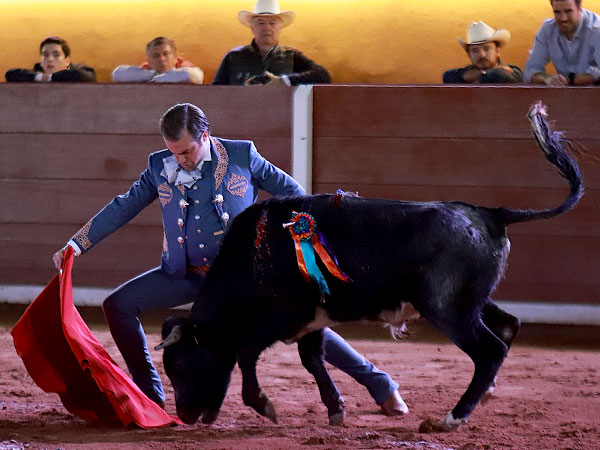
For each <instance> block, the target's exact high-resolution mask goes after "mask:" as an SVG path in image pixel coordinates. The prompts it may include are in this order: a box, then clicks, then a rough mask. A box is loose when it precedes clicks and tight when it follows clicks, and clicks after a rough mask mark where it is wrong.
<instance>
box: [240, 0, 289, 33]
mask: <svg viewBox="0 0 600 450" xmlns="http://www.w3.org/2000/svg"><path fill="white" fill-rule="evenodd" d="M257 16H266V17H269V16H277V17H279V18H280V19H281V21H282V22H283V26H284V27H287V26H288V25H291V24H292V23H293V22H294V19H295V18H296V13H295V12H294V11H281V9H280V8H279V3H277V0H258V1H257V2H256V5H254V12H250V11H240V12H239V13H238V19H239V20H240V22H242V24H243V25H246V26H247V27H249V26H250V21H251V20H252V19H254V18H255V17H257Z"/></svg>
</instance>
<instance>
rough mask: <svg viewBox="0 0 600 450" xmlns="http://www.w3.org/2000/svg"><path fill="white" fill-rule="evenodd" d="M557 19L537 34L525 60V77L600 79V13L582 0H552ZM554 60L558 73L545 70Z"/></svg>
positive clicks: (561, 81)
mask: <svg viewBox="0 0 600 450" xmlns="http://www.w3.org/2000/svg"><path fill="white" fill-rule="evenodd" d="M550 4H551V5H552V10H553V11H554V19H547V20H545V21H544V23H543V24H542V27H541V28H540V30H539V31H538V33H537V34H536V35H535V41H534V43H533V48H532V49H531V51H530V52H529V59H528V60H527V63H526V64H525V81H526V82H527V83H534V84H547V85H550V86H566V85H571V86H585V85H589V84H594V83H598V80H599V79H600V68H599V67H598V64H599V63H600V16H599V15H598V14H595V13H593V12H591V11H588V10H586V9H583V8H582V7H581V0H550ZM549 61H552V64H553V65H554V68H555V69H556V72H557V73H556V74H549V73H546V65H547V64H548V62H549Z"/></svg>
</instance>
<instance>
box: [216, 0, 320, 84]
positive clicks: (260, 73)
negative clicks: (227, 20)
mask: <svg viewBox="0 0 600 450" xmlns="http://www.w3.org/2000/svg"><path fill="white" fill-rule="evenodd" d="M295 18H296V13H295V12H294V11H281V9H280V8H279V4H278V3H277V1H276V0H258V2H256V5H255V6H254V11H252V12H251V11H240V12H239V13H238V19H239V21H240V22H241V23H242V24H243V25H245V26H247V27H250V29H251V30H252V34H253V35H254V39H253V40H252V43H251V44H250V45H246V46H242V47H236V48H234V49H233V50H231V51H230V52H229V53H227V54H226V55H225V57H224V58H223V61H221V65H220V67H219V69H218V70H217V74H216V75H215V78H214V79H213V81H212V84H230V85H235V84H237V85H240V84H246V85H248V84H285V85H288V86H295V85H297V84H315V83H330V82H331V78H330V77H329V73H327V70H325V68H324V67H322V66H319V65H318V64H316V63H315V62H314V61H313V60H311V59H310V58H308V57H306V56H305V55H304V54H303V53H302V52H300V51H299V50H296V49H295V48H292V47H286V46H282V45H279V34H280V33H281V30H282V29H283V28H285V27H287V26H289V25H291V24H292V23H293V22H294V19H295Z"/></svg>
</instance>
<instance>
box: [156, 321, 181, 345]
mask: <svg viewBox="0 0 600 450" xmlns="http://www.w3.org/2000/svg"><path fill="white" fill-rule="evenodd" d="M181 335H182V332H181V327H180V326H179V325H175V326H174V327H173V328H172V329H171V332H170V333H169V335H168V336H167V337H166V338H164V339H163V341H162V342H161V343H160V344H158V345H157V346H156V347H154V350H162V349H163V348H165V347H168V346H169V345H173V344H175V343H176V342H178V341H179V339H181Z"/></svg>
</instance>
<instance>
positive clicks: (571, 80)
mask: <svg viewBox="0 0 600 450" xmlns="http://www.w3.org/2000/svg"><path fill="white" fill-rule="evenodd" d="M569 86H575V74H574V73H573V72H571V73H569Z"/></svg>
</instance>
